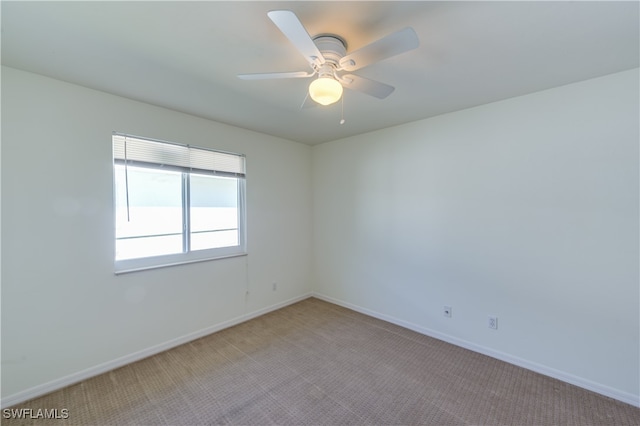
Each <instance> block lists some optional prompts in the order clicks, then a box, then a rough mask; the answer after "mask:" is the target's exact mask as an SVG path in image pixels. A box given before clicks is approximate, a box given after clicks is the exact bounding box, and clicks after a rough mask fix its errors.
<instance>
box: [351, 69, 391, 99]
mask: <svg viewBox="0 0 640 426" xmlns="http://www.w3.org/2000/svg"><path fill="white" fill-rule="evenodd" d="M340 82H341V83H342V85H343V86H344V87H346V88H347V89H351V90H357V91H358V92H362V93H365V94H367V95H370V96H373V97H376V98H378V99H384V98H386V97H387V96H389V95H390V94H391V92H393V91H394V90H395V87H393V86H389V85H388V84H384V83H380V82H379V81H375V80H370V79H368V78H364V77H360V76H357V75H354V74H347V75H343V76H342V77H341V78H340Z"/></svg>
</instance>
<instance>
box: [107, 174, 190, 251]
mask: <svg viewBox="0 0 640 426" xmlns="http://www.w3.org/2000/svg"><path fill="white" fill-rule="evenodd" d="M127 172H128V187H129V214H128V217H127V202H126V182H125V167H124V166H122V165H116V166H115V191H116V194H115V198H116V260H120V259H133V258H140V257H150V256H159V255H164V254H173V253H181V252H182V173H179V172H173V171H166V170H159V169H147V168H141V167H131V166H129V167H127Z"/></svg>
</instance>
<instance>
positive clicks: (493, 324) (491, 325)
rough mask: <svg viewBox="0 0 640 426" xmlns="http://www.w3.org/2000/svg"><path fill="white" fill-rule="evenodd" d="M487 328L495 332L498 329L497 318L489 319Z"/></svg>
mask: <svg viewBox="0 0 640 426" xmlns="http://www.w3.org/2000/svg"><path fill="white" fill-rule="evenodd" d="M488 325H489V328H491V329H493V330H497V329H498V317H489V323H488Z"/></svg>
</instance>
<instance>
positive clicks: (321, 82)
mask: <svg viewBox="0 0 640 426" xmlns="http://www.w3.org/2000/svg"><path fill="white" fill-rule="evenodd" d="M267 15H268V16H269V18H270V19H271V20H272V21H273V23H274V24H276V26H277V27H278V28H279V29H280V31H282V33H283V34H284V35H285V37H287V38H288V39H289V41H291V43H293V45H294V46H295V47H296V49H298V51H299V52H300V53H302V55H303V56H304V57H305V59H306V60H307V62H309V65H310V66H311V70H310V71H294V72H276V73H262V74H239V75H238V77H239V78H241V79H243V80H266V79H276V78H309V77H313V76H315V75H316V74H317V75H318V78H317V79H315V80H314V81H313V82H312V83H311V84H310V85H309V93H308V95H307V96H306V97H305V100H304V102H303V104H302V106H303V107H308V106H313V105H315V103H313V102H310V101H309V98H311V99H312V100H313V101H315V102H317V103H318V104H320V105H331V104H333V103H335V102H337V101H338V100H340V98H341V97H342V91H343V90H342V89H343V87H346V88H348V89H352V90H357V91H359V92H362V93H366V94H367V95H370V96H374V97H376V98H379V99H384V98H386V97H387V96H389V95H390V94H391V92H393V91H394V90H395V88H394V87H393V86H389V85H388V84H384V83H380V82H379V81H375V80H371V79H368V78H364V77H360V76H358V75H355V74H351V72H352V71H356V70H359V69H360V68H364V67H367V66H369V65H371V64H374V63H376V62H379V61H382V60H384V59H387V58H390V57H392V56H395V55H398V54H400V53H404V52H407V51H409V50H412V49H415V48H417V47H418V44H419V41H418V36H417V35H416V33H415V31H414V30H413V29H412V28H410V27H407V28H405V29H402V30H400V31H396V32H394V33H392V34H390V35H388V36H386V37H383V38H381V39H379V40H377V41H374V42H373V43H371V44H368V45H366V46H364V47H362V48H360V49H358V50H356V51H354V52H351V53H349V54H348V55H347V43H346V42H345V40H344V39H343V38H341V37H340V36H337V35H334V34H319V35H317V36H315V37H313V38H311V36H309V33H308V32H307V30H306V29H305V28H304V26H303V25H302V23H301V22H300V20H299V19H298V17H297V16H296V15H295V13H293V12H292V11H290V10H272V11H271V12H269V13H268V14H267Z"/></svg>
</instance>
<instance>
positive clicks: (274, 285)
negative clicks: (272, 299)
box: [271, 282, 278, 291]
mask: <svg viewBox="0 0 640 426" xmlns="http://www.w3.org/2000/svg"><path fill="white" fill-rule="evenodd" d="M271 290H273V291H277V290H278V283H276V282H274V283H272V284H271Z"/></svg>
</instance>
